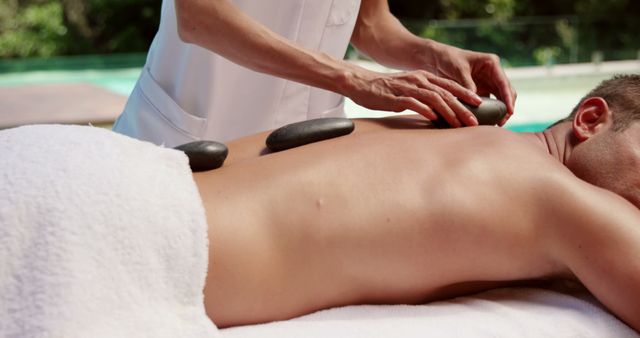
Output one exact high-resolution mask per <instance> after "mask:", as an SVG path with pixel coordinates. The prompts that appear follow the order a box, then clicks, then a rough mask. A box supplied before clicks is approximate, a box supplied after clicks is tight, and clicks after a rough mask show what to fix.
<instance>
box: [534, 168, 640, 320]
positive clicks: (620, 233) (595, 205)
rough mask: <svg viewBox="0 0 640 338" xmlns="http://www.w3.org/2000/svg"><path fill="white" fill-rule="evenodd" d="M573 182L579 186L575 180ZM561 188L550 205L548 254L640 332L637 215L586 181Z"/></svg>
mask: <svg viewBox="0 0 640 338" xmlns="http://www.w3.org/2000/svg"><path fill="white" fill-rule="evenodd" d="M575 181H578V180H577V179H576V180H575ZM564 183H566V182H563V183H562V184H560V185H559V186H560V189H562V188H567V189H564V190H562V191H560V189H558V190H557V191H555V193H556V194H554V195H555V196H554V197H555V198H552V199H550V201H552V200H554V201H556V202H557V201H562V202H561V203H554V205H550V206H549V209H550V211H551V210H553V211H554V213H555V214H556V215H561V216H560V217H559V218H558V220H559V221H558V222H557V223H555V224H551V227H552V228H550V229H549V231H550V232H549V237H547V238H548V239H549V241H548V243H549V244H550V245H551V248H550V252H552V253H553V254H554V256H556V257H557V258H559V260H560V262H561V263H562V264H564V265H566V266H567V267H568V268H569V270H571V272H572V273H573V274H574V275H575V276H576V277H577V278H578V279H579V280H580V281H581V282H582V283H583V284H584V285H585V286H586V287H587V288H588V289H589V290H590V291H591V292H592V293H593V294H594V295H595V296H596V297H597V298H598V299H599V300H600V301H601V302H602V303H603V304H604V305H605V306H606V307H607V308H609V309H610V310H611V311H612V312H613V313H615V314H616V315H617V316H618V317H620V318H621V319H622V320H624V321H625V322H626V323H627V324H629V325H630V326H631V327H633V328H634V329H635V330H639V331H640V211H639V210H638V208H637V207H635V206H634V205H632V204H631V203H629V202H628V201H627V200H625V199H623V198H622V197H620V196H618V195H616V194H614V193H612V192H609V191H606V190H604V189H600V188H597V187H595V186H592V185H590V184H587V183H584V182H581V181H580V182H569V183H567V184H564Z"/></svg>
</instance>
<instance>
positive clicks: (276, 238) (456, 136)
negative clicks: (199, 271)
mask: <svg viewBox="0 0 640 338" xmlns="http://www.w3.org/2000/svg"><path fill="white" fill-rule="evenodd" d="M601 101H603V100H601V99H600V101H599V100H598V99H594V100H587V101H585V103H584V104H583V106H582V107H581V112H579V114H578V115H577V117H576V120H574V122H573V125H572V124H571V123H563V124H559V125H557V126H555V127H553V128H552V129H550V130H547V131H545V132H544V133H539V134H515V133H511V132H509V131H506V130H503V129H500V128H495V127H474V128H468V129H449V130H429V129H428V128H425V124H424V121H421V120H419V119H415V118H406V119H405V118H401V119H381V120H363V121H358V122H357V126H356V132H354V133H353V134H351V135H348V136H344V137H341V138H336V139H332V140H327V141H323V142H318V143H314V144H310V145H307V146H304V147H300V148H294V149H290V150H287V151H283V152H279V153H274V154H268V155H266V156H261V155H265V152H264V149H263V147H264V145H263V144H264V143H263V142H264V136H265V135H264V134H258V135H254V136H251V137H248V138H244V139H240V140H238V141H235V142H231V143H230V144H229V148H230V154H231V156H230V157H229V159H228V160H227V162H226V163H225V165H224V166H223V167H222V168H220V169H218V170H215V171H211V172H206V173H200V174H194V178H195V181H196V183H197V185H198V188H199V190H200V193H201V196H202V199H203V202H204V205H205V208H206V212H207V220H208V224H209V238H210V262H209V271H208V276H207V280H206V286H205V290H204V293H205V306H206V309H207V313H208V315H209V316H210V317H211V318H212V320H213V321H214V322H215V323H216V324H217V325H219V326H220V327H226V326H232V325H242V324H251V323H260V322H267V321H273V320H282V319H287V318H292V317H294V316H299V315H302V314H306V313H309V312H312V311H316V310H319V309H323V308H328V307H333V306H340V305H347V304H363V303H374V304H376V303H423V302H428V301H431V300H435V299H441V298H446V297H452V296H456V295H460V294H464V293H469V292H476V291H480V290H484V289H487V288H493V287H498V286H505V285H510V284H511V283H512V282H513V281H529V280H547V279H577V280H579V281H581V282H582V283H583V284H584V285H585V286H586V287H587V288H588V289H589V290H590V291H591V292H592V293H593V294H594V295H595V296H596V297H597V298H598V299H599V300H600V301H601V302H602V303H603V304H604V305H605V306H607V307H608V308H609V309H610V310H611V311H612V312H613V313H615V314H616V315H618V316H619V317H620V318H621V319H622V320H624V321H625V322H626V323H628V324H629V325H630V326H632V327H633V328H635V329H636V330H638V329H640V317H639V316H638V314H639V313H640V294H638V293H637V292H635V290H637V287H638V285H640V228H638V224H640V212H639V211H638V209H637V207H636V206H634V205H633V204H632V203H631V202H630V201H629V200H627V199H625V198H623V197H621V196H620V195H617V194H615V193H613V192H611V191H609V190H606V189H603V188H607V189H609V188H611V187H615V186H616V185H615V184H614V181H616V180H615V179H601V180H600V181H599V182H598V184H601V186H602V187H597V186H595V185H593V184H590V183H587V182H586V181H583V180H582V179H580V178H578V177H576V175H574V173H572V171H571V170H580V169H576V168H581V167H585V166H588V167H590V168H594V169H593V170H596V171H599V170H606V168H607V167H610V166H612V165H613V166H616V167H617V168H618V169H619V171H620V172H621V173H622V175H623V176H622V177H625V178H626V177H631V176H633V177H637V176H638V174H637V172H638V169H639V168H638V166H637V165H636V166H635V167H632V168H622V167H620V163H625V164H628V163H629V161H630V160H631V159H634V160H635V161H636V162H635V163H638V162H637V161H638V158H639V157H640V155H638V154H640V142H639V141H638V140H639V138H638V136H640V125H639V124H637V123H636V124H634V125H633V126H632V127H631V128H629V129H628V130H626V131H625V132H624V133H621V134H620V135H609V137H610V138H613V140H605V139H606V138H605V137H604V136H607V135H606V134H603V133H608V132H610V126H611V111H610V110H609V109H608V107H607V105H606V102H604V103H603V102H601ZM382 140H383V141H382ZM606 142H613V144H612V145H615V146H616V147H618V148H619V152H618V154H619V155H620V156H617V155H616V156H615V157H616V158H611V159H610V160H609V159H607V160H603V161H600V159H595V160H594V156H595V155H593V154H591V152H592V151H593V149H598V147H602V146H605V145H604V144H603V143H606ZM451 149H455V151H451ZM590 149H591V150H590ZM234 154H235V155H234ZM584 161H590V163H588V164H585V163H584ZM570 169H571V170H570ZM629 184H630V185H631V184H635V182H629ZM637 187H638V186H637V185H635V186H634V187H633V188H625V189H626V190H625V191H635V190H637ZM614 191H615V190H614ZM616 192H618V191H616Z"/></svg>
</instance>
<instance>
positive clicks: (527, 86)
mask: <svg viewBox="0 0 640 338" xmlns="http://www.w3.org/2000/svg"><path fill="white" fill-rule="evenodd" d="M630 67H631V68H630V70H631V71H637V70H636V69H635V68H633V67H634V66H630ZM635 67H637V65H636V66H635ZM41 68H42V67H41ZM68 68H69V67H67V69H65V70H56V69H42V70H33V71H9V72H7V71H6V69H1V68H0V86H21V85H27V84H48V83H91V84H94V85H97V86H100V87H103V88H105V89H108V90H110V91H113V92H115V93H118V94H121V95H125V96H127V95H129V93H131V91H132V89H133V87H134V85H135V82H136V80H137V78H138V75H139V74H140V70H141V68H140V67H137V66H135V67H126V68H110V67H97V69H68ZM627 68H628V67H627ZM2 71H4V73H2ZM623 71H624V69H623ZM614 72H620V71H619V70H617V71H603V69H602V68H600V69H596V70H594V71H593V72H589V71H587V72H584V71H582V72H581V73H580V74H574V75H571V74H568V75H567V74H564V75H558V74H555V75H554V74H551V75H550V74H548V73H549V71H548V70H545V69H533V70H532V69H529V70H523V69H507V74H508V76H509V77H510V78H511V81H512V84H513V86H514V87H515V88H516V90H517V91H518V100H517V102H516V114H515V115H514V116H513V117H512V118H511V120H510V121H509V123H508V124H507V126H506V127H507V128H508V129H510V130H513V131H520V132H524V131H539V130H542V129H544V128H545V127H547V126H549V125H550V124H552V123H553V122H555V121H557V120H558V119H560V118H562V117H564V116H566V115H567V114H568V113H569V112H570V111H571V109H572V108H573V106H574V105H575V104H576V103H577V102H578V101H579V100H580V98H581V97H582V96H583V95H584V94H585V93H587V92H588V91H589V90H590V89H591V88H593V87H594V86H596V85H597V84H598V83H599V82H600V81H602V80H603V79H606V78H609V77H610V76H611V74H613V73H614ZM565 73H566V72H565ZM345 109H346V111H347V114H348V115H349V116H350V117H365V116H384V115H388V113H383V112H376V111H370V110H367V109H365V108H362V107H360V106H357V105H356V104H354V103H353V102H350V101H348V100H347V102H346V105H345Z"/></svg>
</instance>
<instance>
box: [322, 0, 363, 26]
mask: <svg viewBox="0 0 640 338" xmlns="http://www.w3.org/2000/svg"><path fill="white" fill-rule="evenodd" d="M359 9H360V0H333V2H332V3H331V11H330V12H329V17H328V18H327V26H339V25H344V24H345V23H347V22H349V21H350V20H351V18H353V17H354V16H355V15H357V14H358V10H359Z"/></svg>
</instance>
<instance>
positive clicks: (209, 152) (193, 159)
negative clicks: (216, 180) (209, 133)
mask: <svg viewBox="0 0 640 338" xmlns="http://www.w3.org/2000/svg"><path fill="white" fill-rule="evenodd" d="M175 149H177V150H181V151H183V152H184V153H185V154H186V155H187V157H188V158H189V166H190V167H191V170H192V171H194V172H196V171H207V170H213V169H217V168H220V167H221V166H222V164H223V163H224V160H225V159H226V158H227V155H228V154H229V150H228V149H227V146H225V145H224V144H222V143H220V142H214V141H195V142H190V143H186V144H183V145H180V146H177V147H175Z"/></svg>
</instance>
